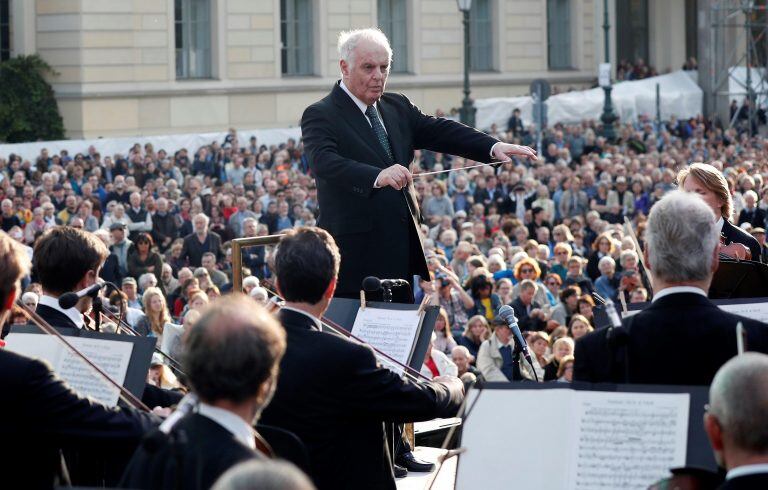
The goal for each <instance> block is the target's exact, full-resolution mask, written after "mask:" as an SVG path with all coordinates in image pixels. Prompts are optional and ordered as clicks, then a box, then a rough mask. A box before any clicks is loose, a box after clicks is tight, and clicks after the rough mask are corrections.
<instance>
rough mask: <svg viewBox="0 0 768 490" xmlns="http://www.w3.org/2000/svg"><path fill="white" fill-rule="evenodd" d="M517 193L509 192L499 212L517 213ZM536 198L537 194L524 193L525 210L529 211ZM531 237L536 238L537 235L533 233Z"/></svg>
mask: <svg viewBox="0 0 768 490" xmlns="http://www.w3.org/2000/svg"><path fill="white" fill-rule="evenodd" d="M517 200H518V197H517V194H515V193H514V192H512V193H510V194H508V195H507V196H506V197H505V198H504V201H503V203H502V205H501V207H500V209H499V213H501V214H515V212H516V211H517ZM535 200H536V194H531V195H530V196H525V195H523V205H524V206H525V210H526V211H528V210H530V209H531V207H532V206H533V201H535ZM531 238H536V235H532V236H531Z"/></svg>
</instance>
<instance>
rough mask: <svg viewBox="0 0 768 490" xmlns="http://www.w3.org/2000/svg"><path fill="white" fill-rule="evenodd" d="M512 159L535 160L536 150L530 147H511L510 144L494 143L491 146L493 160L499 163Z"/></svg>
mask: <svg viewBox="0 0 768 490" xmlns="http://www.w3.org/2000/svg"><path fill="white" fill-rule="evenodd" d="M512 157H522V158H528V159H529V160H535V159H536V158H537V157H536V150H534V149H533V148H531V147H530V146H521V145H513V144H510V143H496V144H495V145H493V158H495V159H496V160H498V161H500V162H504V161H507V160H509V159H510V158H512Z"/></svg>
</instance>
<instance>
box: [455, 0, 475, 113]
mask: <svg viewBox="0 0 768 490" xmlns="http://www.w3.org/2000/svg"><path fill="white" fill-rule="evenodd" d="M456 3H458V4H459V10H460V11H461V13H462V14H463V21H462V22H463V24H464V100H462V101H461V109H460V110H459V119H460V120H461V122H462V123H464V124H466V125H467V126H472V127H474V126H475V106H474V105H473V104H472V99H470V98H469V10H470V9H471V8H472V0H456Z"/></svg>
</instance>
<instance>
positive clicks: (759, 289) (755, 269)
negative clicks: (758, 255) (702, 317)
mask: <svg viewBox="0 0 768 490" xmlns="http://www.w3.org/2000/svg"><path fill="white" fill-rule="evenodd" d="M765 296H768V265H766V264H762V263H760V262H753V261H751V260H741V261H735V260H721V261H720V266H719V267H718V268H717V271H715V275H714V277H713V278H712V284H711V285H710V286H709V298H710V299H733V298H759V297H765Z"/></svg>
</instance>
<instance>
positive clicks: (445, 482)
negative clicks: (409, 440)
mask: <svg viewBox="0 0 768 490" xmlns="http://www.w3.org/2000/svg"><path fill="white" fill-rule="evenodd" d="M444 452H445V451H443V450H442V449H439V448H435V447H417V448H416V449H414V451H413V453H414V454H415V455H416V457H417V458H419V459H423V460H425V461H430V462H432V463H435V466H438V465H437V458H438V456H440V455H441V454H443V453H444ZM457 462H458V456H454V457H452V458H450V459H448V460H447V461H445V462H444V463H443V466H442V467H439V466H438V468H437V470H435V471H433V472H432V473H413V472H409V473H408V476H406V477H405V478H400V479H399V480H397V490H427V488H428V486H429V482H430V481H431V480H432V478H433V477H434V474H435V472H437V479H436V480H435V483H434V484H433V485H432V490H454V488H455V482H456V463H457Z"/></svg>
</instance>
